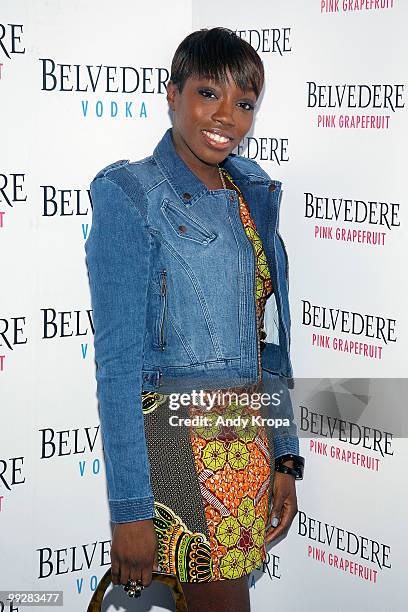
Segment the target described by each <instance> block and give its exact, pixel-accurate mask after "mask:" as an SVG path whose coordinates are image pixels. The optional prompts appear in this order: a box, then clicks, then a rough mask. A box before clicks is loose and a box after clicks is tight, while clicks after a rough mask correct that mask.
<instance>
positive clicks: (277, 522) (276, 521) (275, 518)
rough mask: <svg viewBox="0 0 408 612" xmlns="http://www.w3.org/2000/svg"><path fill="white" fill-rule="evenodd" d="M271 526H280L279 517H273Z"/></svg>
mask: <svg viewBox="0 0 408 612" xmlns="http://www.w3.org/2000/svg"><path fill="white" fill-rule="evenodd" d="M271 525H272V527H277V526H278V525H279V519H278V517H277V516H274V517H273V519H272V520H271Z"/></svg>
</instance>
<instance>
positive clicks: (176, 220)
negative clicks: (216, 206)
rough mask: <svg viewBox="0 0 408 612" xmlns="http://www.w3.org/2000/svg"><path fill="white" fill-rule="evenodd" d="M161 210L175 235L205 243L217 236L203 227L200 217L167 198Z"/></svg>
mask: <svg viewBox="0 0 408 612" xmlns="http://www.w3.org/2000/svg"><path fill="white" fill-rule="evenodd" d="M161 210H162V212H163V215H164V216H165V218H166V220H167V221H168V223H169V224H170V226H171V227H172V228H173V230H174V232H175V233H176V234H177V236H179V237H180V238H182V239H184V240H193V241H194V242H199V243H200V244H202V245H207V244H209V243H210V242H211V241H212V240H214V239H215V238H216V236H217V235H216V234H215V233H214V232H212V231H211V230H209V229H207V228H206V227H205V225H204V224H203V222H202V221H201V219H198V218H197V217H195V216H193V215H191V214H188V213H187V212H186V211H185V210H183V209H182V208H180V207H179V206H177V204H175V203H174V202H172V201H171V200H169V199H167V198H166V199H165V200H163V202H162V205H161Z"/></svg>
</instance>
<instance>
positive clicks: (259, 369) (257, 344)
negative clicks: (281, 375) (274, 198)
mask: <svg viewBox="0 0 408 612" xmlns="http://www.w3.org/2000/svg"><path fill="white" fill-rule="evenodd" d="M244 231H245V228H244ZM245 235H246V237H247V238H248V240H249V242H250V243H251V246H252V251H253V253H254V261H255V270H254V288H253V296H254V302H255V327H256V349H257V355H258V378H257V381H256V383H255V384H256V385H257V386H258V385H259V383H260V382H261V380H262V365H261V349H260V338H259V329H258V313H257V303H256V267H257V261H256V251H255V247H254V245H253V243H252V240H250V238H249V236H248V235H247V233H246V232H245Z"/></svg>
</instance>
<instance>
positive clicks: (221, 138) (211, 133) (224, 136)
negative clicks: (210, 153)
mask: <svg viewBox="0 0 408 612" xmlns="http://www.w3.org/2000/svg"><path fill="white" fill-rule="evenodd" d="M201 131H202V132H203V134H204V135H205V136H207V138H210V139H211V140H213V141H214V142H219V143H223V144H226V143H227V142H229V141H231V140H233V137H232V136H231V134H228V133H227V132H224V131H223V130H218V129H210V130H201Z"/></svg>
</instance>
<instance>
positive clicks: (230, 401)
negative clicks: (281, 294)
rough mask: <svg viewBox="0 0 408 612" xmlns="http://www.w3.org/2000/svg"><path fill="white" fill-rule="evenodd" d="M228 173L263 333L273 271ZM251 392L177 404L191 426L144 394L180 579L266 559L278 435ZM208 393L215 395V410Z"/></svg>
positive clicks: (168, 550) (162, 541) (166, 534)
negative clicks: (249, 251)
mask: <svg viewBox="0 0 408 612" xmlns="http://www.w3.org/2000/svg"><path fill="white" fill-rule="evenodd" d="M222 172H223V173H224V178H225V181H226V186H227V188H229V189H235V190H236V191H237V193H238V198H239V204H240V216H241V219H242V222H243V225H244V228H245V232H246V234H247V236H248V238H249V239H250V241H251V243H252V245H253V247H254V253H255V255H256V262H257V267H256V289H255V291H256V307H257V308H256V310H257V323H258V330H259V339H261V338H262V336H263V335H264V334H263V318H264V310H265V303H266V300H267V298H268V296H269V295H270V294H271V293H272V282H271V277H270V273H269V270H268V265H267V261H266V256H265V253H264V251H263V248H262V243H261V240H260V237H259V235H258V233H257V231H256V227H255V223H254V221H253V220H252V218H251V216H250V212H249V209H248V206H247V204H246V202H245V201H244V198H243V196H242V194H241V192H240V190H239V188H238V187H237V186H236V185H235V183H234V182H233V179H232V178H231V176H230V175H229V174H228V173H227V172H226V171H225V169H222ZM258 349H259V347H258ZM258 353H259V360H260V350H258ZM257 389H259V391H260V392H262V389H261V388H259V387H257ZM253 391H254V387H251V389H245V388H242V387H241V388H229V389H222V390H219V389H218V390H211V391H209V390H208V391H203V393H204V396H203V397H204V403H202V404H201V405H199V404H197V402H195V403H192V404H191V405H189V406H179V408H178V409H177V413H176V414H177V418H178V419H180V418H182V419H185V418H190V419H191V425H190V426H181V427H179V426H174V425H171V424H170V416H172V415H174V414H175V412H174V411H173V410H171V408H170V399H169V397H170V396H169V395H168V394H166V395H164V394H161V393H158V392H150V391H146V392H143V393H142V410H143V415H144V424H145V434H146V442H147V447H148V455H149V461H150V472H151V483H152V489H153V494H154V498H155V504H154V506H155V517H154V519H153V521H154V525H155V529H156V533H157V536H158V542H159V549H158V562H159V565H160V567H161V570H162V571H164V572H167V573H173V574H176V575H177V576H178V578H179V580H180V582H209V581H215V580H228V579H235V578H240V577H242V576H244V575H247V574H249V573H250V572H251V571H252V570H253V569H255V568H258V567H259V566H260V565H261V564H262V561H264V559H265V557H266V549H265V541H264V539H265V531H266V525H267V521H268V514H269V509H270V507H271V503H272V483H273V474H274V455H273V437H272V434H271V433H270V431H269V430H270V427H266V426H263V425H259V424H257V423H254V421H253V416H254V415H255V416H256V415H259V416H268V415H267V414H266V413H265V414H264V413H263V410H264V408H263V407H261V406H260V407H259V408H258V409H257V410H254V405H253V402H252V399H251V395H249V394H250V393H251V392H253ZM206 393H209V394H210V395H211V394H213V399H214V396H215V397H216V401H215V402H214V405H213V407H212V408H211V409H209V406H210V405H211V404H210V403H209V400H208V401H207V398H208V397H209V396H207V395H206ZM252 397H253V396H252ZM248 398H249V399H248ZM251 402H252V403H251ZM184 422H185V421H184Z"/></svg>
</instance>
